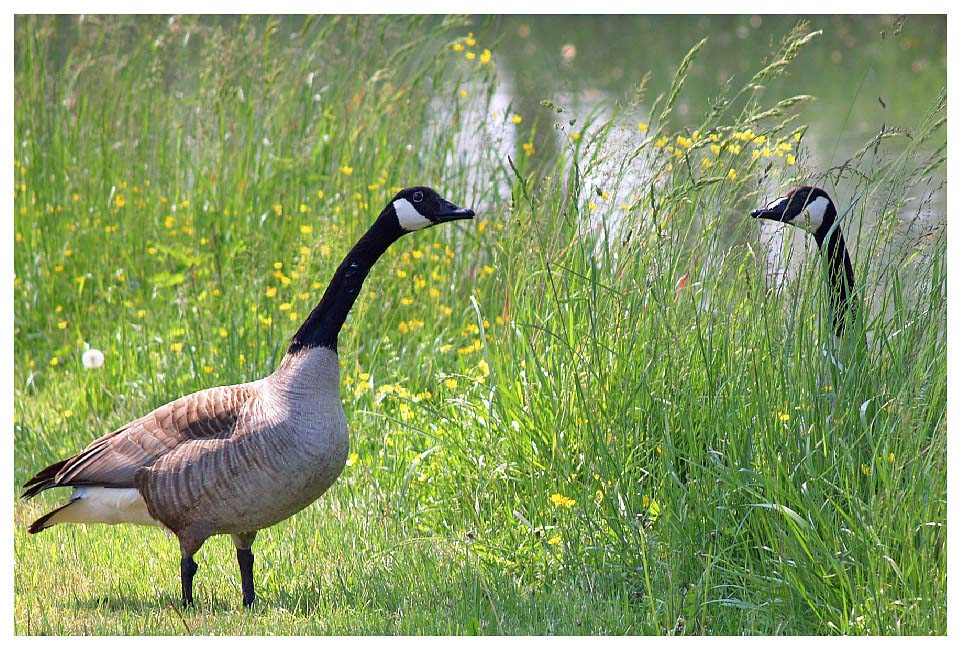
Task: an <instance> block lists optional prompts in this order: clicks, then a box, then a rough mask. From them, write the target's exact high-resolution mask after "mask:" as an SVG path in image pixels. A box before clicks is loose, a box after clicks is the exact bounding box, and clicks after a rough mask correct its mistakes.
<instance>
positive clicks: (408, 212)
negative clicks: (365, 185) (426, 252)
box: [381, 186, 474, 234]
mask: <svg viewBox="0 0 961 650" xmlns="http://www.w3.org/2000/svg"><path fill="white" fill-rule="evenodd" d="M381 217H382V218H385V219H396V221H397V225H398V226H399V227H400V229H401V230H402V231H403V233H408V232H414V231H415V230H423V229H424V228H429V227H431V226H436V225H438V224H441V223H447V222H448V221H457V220H459V219H473V218H474V211H473V210H471V209H470V208H462V207H460V206H457V205H454V204H453V203H451V202H450V201H448V200H447V199H445V198H444V197H442V196H441V195H439V194H438V193H437V192H435V191H434V190H432V189H431V188H429V187H420V186H418V187H408V188H405V189H403V190H401V191H400V192H398V193H397V194H395V195H394V198H392V199H391V200H390V203H389V204H388V207H387V209H386V210H385V211H384V213H383V214H382V215H381ZM403 233H402V234H403Z"/></svg>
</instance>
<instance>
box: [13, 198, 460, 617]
mask: <svg viewBox="0 0 961 650" xmlns="http://www.w3.org/2000/svg"><path fill="white" fill-rule="evenodd" d="M473 217H474V212H473V211H472V210H470V209H468V208H462V207H459V206H457V205H454V204H453V203H451V202H450V201H448V200H446V199H444V198H442V197H441V196H440V195H438V194H437V192H435V191H434V190H432V189H430V188H429V187H409V188H407V189H404V190H401V191H400V192H398V193H397V194H396V195H395V196H394V198H393V199H391V200H390V202H389V203H388V204H387V205H386V206H385V207H384V209H383V211H381V213H380V215H379V216H378V217H377V219H376V220H375V221H374V223H373V225H372V226H371V227H370V229H369V230H367V232H366V233H364V235H363V236H362V237H361V238H360V239H359V240H358V241H357V243H356V244H355V245H354V247H353V248H352V249H351V250H350V252H348V253H347V256H346V257H345V258H344V260H343V262H342V263H341V264H340V266H339V267H338V269H337V271H336V273H334V276H333V278H332V279H331V281H330V285H329V286H328V287H327V290H326V291H325V292H324V295H323V297H322V298H321V299H320V302H319V303H318V304H317V306H316V307H314V309H313V311H311V313H310V316H308V317H307V320H306V321H304V323H303V325H301V326H300V329H298V330H297V332H296V333H295V334H294V336H293V338H292V339H291V342H290V347H289V348H288V350H287V353H286V354H285V355H284V357H283V359H282V360H281V362H280V366H279V367H278V368H277V369H276V370H275V371H274V372H273V373H272V374H271V375H269V376H267V377H265V378H263V379H259V380H257V381H253V382H249V383H246V384H237V385H233V386H221V387H217V388H209V389H207V390H202V391H200V392H197V393H193V394H192V395H187V396H185V397H181V398H179V399H177V400H174V401H173V402H170V403H169V404H165V405H164V406H161V407H160V408H157V409H155V410H153V411H151V412H150V413H147V414H146V415H144V416H143V417H141V418H138V419H136V420H134V421H132V422H129V423H127V424H125V425H124V426H122V427H120V428H119V429H117V430H116V431H113V432H112V433H108V434H106V435H105V436H102V437H100V438H98V439H97V440H94V441H93V442H92V443H90V445H88V446H87V448H86V449H84V450H83V451H81V452H80V453H78V454H77V455H75V456H72V457H70V458H67V459H66V460H61V461H58V462H56V463H53V464H52V465H50V466H48V467H46V468H44V469H42V470H41V471H40V472H38V473H37V474H36V475H35V476H34V477H33V478H31V479H30V480H29V481H27V483H26V484H25V485H24V487H25V488H26V489H25V491H24V493H23V495H22V496H23V497H24V498H30V497H32V496H34V495H36V494H39V493H40V492H43V491H44V490H47V489H49V488H56V487H72V488H74V491H73V494H72V495H71V496H70V499H69V501H68V502H67V503H65V504H63V505H61V506H60V507H58V508H55V509H54V510H52V511H50V512H48V513H47V514H45V515H43V516H42V517H40V518H39V519H37V520H36V521H34V522H33V523H32V524H31V525H30V528H29V532H31V533H39V532H40V531H42V530H45V529H47V528H50V527H51V526H54V525H56V524H62V523H107V524H118V523H129V524H139V525H153V526H160V527H163V528H166V529H168V530H170V531H171V532H173V533H174V534H175V535H176V536H177V539H178V541H179V542H180V554H181V562H180V581H181V598H182V601H183V604H184V605H185V606H186V605H190V604H192V603H193V578H194V574H195V573H196V571H197V563H196V562H195V561H194V558H193V556H194V554H195V553H196V552H197V551H198V550H199V549H200V547H201V545H203V543H204V542H205V541H206V540H207V538H209V537H210V536H212V535H218V534H227V535H230V536H231V538H232V539H233V542H234V545H235V547H236V548H237V562H238V565H239V567H240V576H241V586H242V590H243V604H244V605H245V606H250V605H251V604H252V603H253V602H254V577H253V563H254V555H253V551H252V550H251V547H252V545H253V542H254V538H255V537H256V535H257V532H258V531H259V530H261V529H263V528H267V527H268V526H272V525H274V524H276V523H278V522H280V521H283V520H284V519H286V518H288V517H290V516H291V515H293V514H295V513H297V512H299V511H300V510H302V509H303V508H305V507H307V506H308V505H310V504H311V503H313V502H314V501H316V500H317V499H318V498H319V497H320V496H321V495H323V494H324V492H326V491H327V489H328V488H329V487H330V486H331V485H332V484H333V483H334V481H336V480H337V477H339V476H340V474H341V472H342V471H343V469H344V465H345V464H346V461H347V454H348V448H349V441H348V436H347V420H346V417H345V415H344V409H343V405H342V404H341V400H340V364H339V362H338V358H337V337H338V334H339V333H340V330H341V328H342V327H343V324H344V321H345V320H346V318H347V313H348V312H349V311H350V309H351V307H352V306H353V304H354V301H355V300H356V299H357V296H358V295H359V293H360V289H361V287H362V285H363V283H364V280H365V279H366V277H367V274H368V273H369V271H370V269H371V267H372V266H373V264H374V263H375V262H376V261H377V260H378V259H379V258H380V256H381V255H383V253H384V252H385V251H386V250H387V248H388V247H389V246H390V245H391V244H392V243H393V242H395V241H396V240H397V239H399V238H400V237H402V236H403V235H405V234H407V233H409V232H413V231H415V230H422V229H424V228H428V227H431V226H435V225H438V224H441V223H447V222H450V221H457V220H461V219H472V218H473Z"/></svg>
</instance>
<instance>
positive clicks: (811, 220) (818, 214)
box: [808, 196, 828, 232]
mask: <svg viewBox="0 0 961 650" xmlns="http://www.w3.org/2000/svg"><path fill="white" fill-rule="evenodd" d="M827 209H828V200H827V199H826V198H824V197H823V196H819V197H818V198H816V199H814V200H813V201H811V203H810V205H808V228H810V229H811V232H816V231H817V230H819V229H820V228H821V224H822V223H824V213H825V212H827Z"/></svg>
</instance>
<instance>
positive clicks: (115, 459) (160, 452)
mask: <svg viewBox="0 0 961 650" xmlns="http://www.w3.org/2000/svg"><path fill="white" fill-rule="evenodd" d="M254 392H255V391H254V389H253V388H252V387H251V386H250V385H249V384H239V385H236V386H221V387H218V388H209V389H207V390H203V391H200V392H198V393H193V394H192V395H187V396H185V397H181V398H180V399H177V400H174V401H173V402H170V403H169V404H165V405H163V406H161V407H160V408H157V409H155V410H153V411H151V412H150V413H148V414H147V415H145V416H143V417H142V418H138V419H136V420H134V421H133V422H130V423H128V424H126V425H124V426H123V427H121V428H119V429H117V430H116V431H113V432H111V433H108V434H107V435H105V436H103V437H101V438H98V439H97V440H94V441H93V442H92V443H90V445H88V446H87V448H86V449H84V450H83V451H82V452H80V453H79V454H77V455H76V456H73V457H72V458H68V459H66V460H62V461H59V462H57V463H54V464H52V465H50V466H49V467H47V468H45V469H43V470H41V471H40V472H38V473H37V475H36V476H34V477H33V478H32V479H30V480H29V481H27V483H26V484H25V485H24V487H25V488H27V489H26V491H24V493H23V495H22V496H23V497H24V498H29V497H32V496H33V495H35V494H37V493H39V492H42V491H43V490H46V489H48V488H52V487H62V486H78V485H97V486H103V487H117V488H120V487H135V481H134V475H135V474H136V473H137V470H139V469H141V468H144V467H150V466H151V465H153V464H154V463H155V462H157V460H158V459H160V458H162V457H163V456H164V455H165V454H167V453H169V452H170V451H171V450H173V449H176V448H177V447H179V446H181V445H185V444H189V443H191V442H192V441H197V440H211V439H216V438H229V437H230V436H231V435H232V433H233V431H234V425H235V424H236V422H237V419H238V418H239V417H240V416H241V414H242V413H243V410H244V406H245V405H246V404H247V402H248V401H249V400H250V399H251V397H252V396H253V395H254Z"/></svg>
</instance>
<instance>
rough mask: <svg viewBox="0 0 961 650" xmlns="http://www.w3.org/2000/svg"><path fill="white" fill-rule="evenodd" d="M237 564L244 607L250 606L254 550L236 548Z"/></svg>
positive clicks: (252, 602)
mask: <svg viewBox="0 0 961 650" xmlns="http://www.w3.org/2000/svg"><path fill="white" fill-rule="evenodd" d="M237 564H239V565H240V585H241V586H242V587H243V590H244V607H250V606H251V605H253V604H254V552H253V551H251V550H250V549H249V548H238V549H237Z"/></svg>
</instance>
